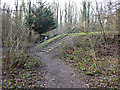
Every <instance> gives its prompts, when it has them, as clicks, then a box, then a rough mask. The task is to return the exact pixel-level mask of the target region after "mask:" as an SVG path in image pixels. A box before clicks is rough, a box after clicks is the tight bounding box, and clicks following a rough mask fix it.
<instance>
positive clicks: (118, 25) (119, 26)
mask: <svg viewBox="0 0 120 90" xmlns="http://www.w3.org/2000/svg"><path fill="white" fill-rule="evenodd" d="M116 30H117V31H118V35H117V46H118V77H120V8H119V9H118V10H117V19H116ZM118 83H120V78H119V80H118Z"/></svg>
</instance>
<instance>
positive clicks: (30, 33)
mask: <svg viewBox="0 0 120 90" xmlns="http://www.w3.org/2000/svg"><path fill="white" fill-rule="evenodd" d="M29 30H30V32H29V42H31V36H32V30H31V29H29Z"/></svg>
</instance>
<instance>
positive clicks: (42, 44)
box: [34, 34, 67, 49]
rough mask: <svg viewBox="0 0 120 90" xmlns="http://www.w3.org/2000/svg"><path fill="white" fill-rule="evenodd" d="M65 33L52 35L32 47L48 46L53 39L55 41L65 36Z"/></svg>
mask: <svg viewBox="0 0 120 90" xmlns="http://www.w3.org/2000/svg"><path fill="white" fill-rule="evenodd" d="M66 35H67V34H63V35H58V36H56V37H53V38H50V39H48V40H46V41H44V42H42V43H41V44H39V45H37V46H36V47H34V49H39V48H44V47H46V46H48V45H49V44H50V43H52V42H54V41H57V40H58V39H60V38H62V37H64V36H66Z"/></svg>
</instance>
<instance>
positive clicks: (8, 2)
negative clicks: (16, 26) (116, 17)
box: [1, 0, 117, 8]
mask: <svg viewBox="0 0 120 90" xmlns="http://www.w3.org/2000/svg"><path fill="white" fill-rule="evenodd" d="M18 1H19V2H22V0H18ZM24 1H28V0H24ZM31 1H36V0H31ZM43 1H45V0H43ZM54 1H59V2H60V5H61V6H62V5H64V3H65V2H68V1H70V2H76V3H77V5H80V4H81V3H82V1H84V0H54ZM87 1H91V2H92V5H93V6H94V5H95V0H87ZM96 1H97V2H103V4H105V2H109V1H117V0H96ZM4 2H5V3H7V4H8V5H10V6H11V8H12V7H15V6H14V4H15V0H1V4H2V5H3V3H4ZM46 2H47V3H51V2H53V0H46ZM2 5H1V6H2Z"/></svg>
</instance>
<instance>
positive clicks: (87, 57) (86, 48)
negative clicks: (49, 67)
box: [59, 35, 120, 88]
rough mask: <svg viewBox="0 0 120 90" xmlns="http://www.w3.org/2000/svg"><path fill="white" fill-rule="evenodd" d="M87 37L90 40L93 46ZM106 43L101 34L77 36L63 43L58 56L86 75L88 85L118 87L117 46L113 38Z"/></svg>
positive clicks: (119, 85)
mask: <svg viewBox="0 0 120 90" xmlns="http://www.w3.org/2000/svg"><path fill="white" fill-rule="evenodd" d="M89 39H91V40H92V41H91V42H92V45H93V46H94V47H92V45H91V42H90V40H89ZM107 44H108V45H107V47H105V43H104V42H103V39H102V38H101V35H92V36H89V37H88V36H84V37H80V36H79V37H78V36H77V37H74V38H72V40H69V41H68V42H66V43H65V44H64V45H63V47H62V48H61V51H60V53H59V56H60V57H62V59H64V60H65V61H66V62H67V63H68V64H70V65H72V66H74V67H75V68H77V70H78V72H80V73H82V74H83V75H85V76H87V77H88V80H87V83H88V84H87V85H89V87H104V88H118V87H120V84H119V83H118V75H117V67H116V65H117V54H116V49H117V48H116V46H115V42H114V40H112V39H110V38H109V39H108V42H107ZM93 50H94V51H93ZM93 52H94V53H95V57H96V58H95V57H94V55H93ZM95 64H96V65H95Z"/></svg>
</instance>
